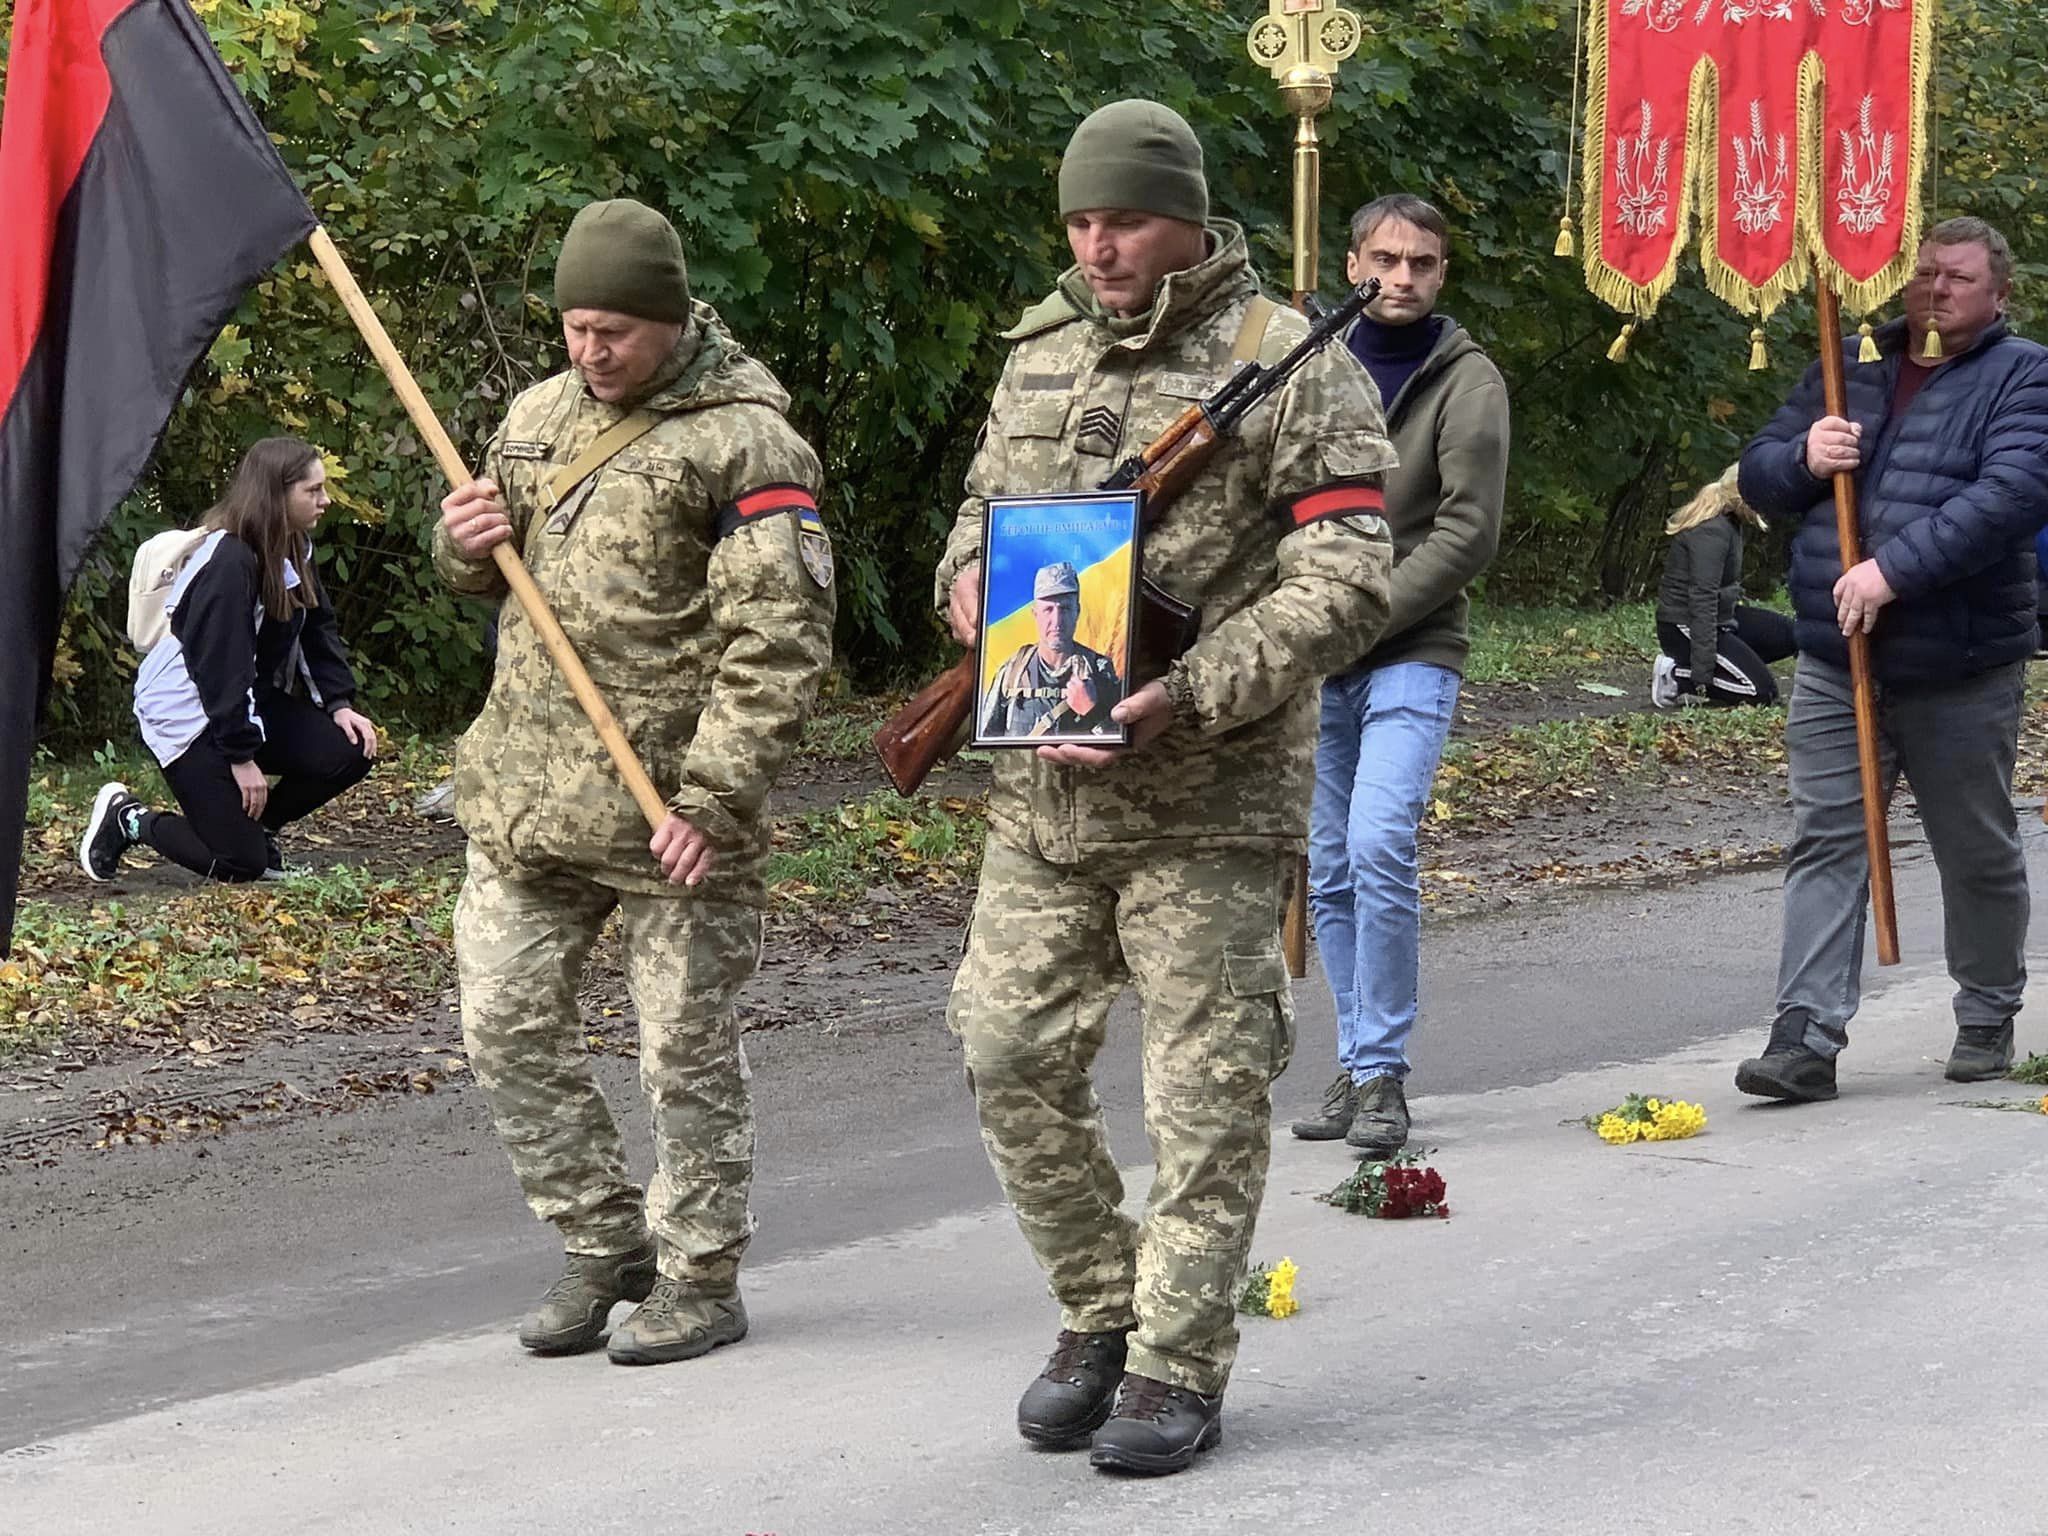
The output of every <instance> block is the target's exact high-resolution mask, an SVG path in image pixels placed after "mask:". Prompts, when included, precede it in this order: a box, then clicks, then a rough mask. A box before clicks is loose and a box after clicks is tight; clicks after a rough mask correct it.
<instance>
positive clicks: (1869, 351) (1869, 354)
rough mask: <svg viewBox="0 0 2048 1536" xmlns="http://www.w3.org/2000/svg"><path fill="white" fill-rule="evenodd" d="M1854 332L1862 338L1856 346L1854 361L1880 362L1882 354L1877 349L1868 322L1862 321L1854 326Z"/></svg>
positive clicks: (1875, 339)
mask: <svg viewBox="0 0 2048 1536" xmlns="http://www.w3.org/2000/svg"><path fill="white" fill-rule="evenodd" d="M1856 334H1857V335H1859V336H1861V337H1862V338H1863V340H1862V341H1861V342H1859V343H1858V344H1857V347H1856V361H1857V362H1859V363H1881V362H1883V361H1884V354H1883V353H1882V352H1880V351H1878V350H1877V338H1876V337H1875V336H1873V335H1871V334H1870V322H1869V321H1868V320H1866V321H1864V322H1863V323H1862V324H1861V325H1859V326H1857V327H1856Z"/></svg>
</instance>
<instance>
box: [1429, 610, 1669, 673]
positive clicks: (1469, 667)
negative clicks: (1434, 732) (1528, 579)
mask: <svg viewBox="0 0 2048 1536" xmlns="http://www.w3.org/2000/svg"><path fill="white" fill-rule="evenodd" d="M1656 654H1657V606H1656V604H1654V603H1619V604H1616V605H1615V606H1614V607H1612V608H1607V609H1603V610H1596V611H1588V610H1586V609H1582V608H1556V607H1536V608H1517V607H1511V606H1507V605H1502V604H1493V603H1475V604H1473V606H1472V654H1471V656H1470V657H1469V658H1467V660H1466V664H1465V680H1466V681H1467V682H1472V683H1531V682H1536V681H1538V680H1540V679H1543V678H1552V677H1574V676H1577V675H1579V674H1580V673H1585V674H1588V675H1594V676H1597V675H1599V674H1601V673H1603V672H1611V671H1613V669H1614V666H1615V663H1617V662H1621V663H1628V662H1645V663H1647V662H1648V661H1650V660H1651V659H1652V658H1653V657H1655V656H1656Z"/></svg>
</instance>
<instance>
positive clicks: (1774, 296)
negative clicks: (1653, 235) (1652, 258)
mask: <svg viewBox="0 0 2048 1536" xmlns="http://www.w3.org/2000/svg"><path fill="white" fill-rule="evenodd" d="M1934 4H1935V0H1913V42H1912V64H1911V74H1912V105H1911V111H1912V122H1911V128H1910V131H1909V132H1908V134H1907V149H1906V180H1905V188H1906V192H1905V208H1904V218H1903V220H1902V228H1901V230H1900V238H1899V250H1898V254H1897V255H1895V256H1894V257H1893V258H1892V260H1891V261H1890V262H1888V263H1887V264H1886V265H1885V266H1884V267H1883V268H1882V269H1881V270H1880V271H1878V272H1877V273H1875V274H1874V275H1872V276H1871V277H1869V278H1867V279H1865V280H1862V281H1857V280H1855V279H1852V278H1851V277H1850V276H1849V275H1848V273H1847V272H1845V271H1843V270H1842V268H1841V267H1840V266H1839V265H1838V264H1837V263H1836V261H1835V260H1834V258H1833V257H1832V256H1830V255H1828V253H1827V249H1826V246H1825V244H1824V239H1823V237H1824V234H1825V231H1826V230H1827V228H1828V221H1827V219H1826V218H1825V216H1824V213H1823V208H1822V204H1823V201H1824V197H1825V194H1826V191H1827V188H1826V187H1825V186H1824V184H1823V183H1824V180H1825V177H1824V169H1825V166H1826V155H1825V153H1824V147H1823V144H1822V137H1823V116H1822V110H1823V100H1822V90H1823V71H1822V64H1821V59H1820V56H1819V54H1817V53H1811V52H1809V53H1808V54H1807V55H1806V56H1805V57H1804V58H1802V59H1801V60H1800V62H1799V84H1798V117H1797V126H1796V130H1795V142H1796V149H1795V154H1796V156H1797V164H1796V170H1795V175H1796V182H1795V185H1796V186H1797V188H1798V200H1797V205H1796V208H1795V211H1794V219H1795V221H1796V222H1795V226H1794V236H1793V241H1792V252H1791V255H1790V257H1789V258H1788V259H1787V260H1786V263H1785V265H1784V266H1783V267H1782V268H1781V269H1780V270H1779V271H1778V272H1776V273H1775V274H1773V276H1772V277H1771V279H1770V280H1769V281H1768V282H1766V283H1764V284H1763V285H1761V286H1757V285H1754V284H1751V283H1750V282H1749V281H1748V280H1747V279H1745V278H1744V277H1743V276H1742V275H1741V274H1740V273H1738V272H1736V271H1735V270H1734V268H1732V267H1730V266H1729V265H1728V264H1727V263H1726V262H1725V261H1723V260H1722V259H1721V255H1720V249H1719V241H1718V234H1719V228H1718V214H1719V208H1720V161H1719V155H1718V153H1717V146H1718V145H1719V143H1720V109H1719V80H1718V78H1717V72H1716V70H1715V68H1714V64H1713V61H1712V60H1711V59H1708V58H1705V57H1702V58H1701V59H1700V60H1699V61H1698V62H1697V63H1696V64H1695V65H1694V66H1693V72H1692V80H1691V84H1690V86H1689V88H1688V92H1689V94H1688V97H1687V116H1686V134H1685V152H1684V155H1683V158H1682V163H1681V164H1680V165H1679V166H1678V167H1677V173H1676V174H1677V194H1678V195H1677V208H1676V209H1675V210H1674V215H1673V217H1674V227H1675V228H1676V229H1677V231H1678V236H1677V238H1676V239H1675V240H1673V241H1672V245H1671V255H1670V258H1669V260H1668V261H1667V262H1666V263H1665V265H1664V268H1663V270H1661V271H1660V272H1658V273H1657V274H1656V275H1655V276H1654V277H1652V278H1651V279H1650V280H1649V281H1648V282H1646V283H1637V282H1633V281H1631V280H1630V279H1629V278H1627V277H1625V276H1623V275H1622V274H1621V273H1620V272H1619V271H1617V270H1615V269H1614V268H1613V267H1611V266H1609V265H1608V264H1607V262H1606V259H1605V256H1604V253H1603V250H1602V240H1603V236H1604V233H1605V229H1606V204H1605V196H1606V186H1607V176H1608V160H1609V156H1610V155H1611V153H1612V149H1613V146H1612V145H1611V144H1610V143H1609V142H1608V132H1607V116H1608V100H1607V52H1608V45H1609V36H1608V11H1609V9H1610V8H1609V6H1608V5H1607V4H1605V3H1600V4H1595V5H1593V6H1591V7H1590V14H1589V16H1588V17H1587V25H1586V121H1585V127H1584V133H1583V149H1582V152H1581V153H1580V156H1579V163H1580V167H1581V176H1580V200H1581V203H1582V208H1581V213H1582V215H1583V213H1584V209H1585V208H1591V209H1593V210H1594V213H1593V215H1592V216H1591V217H1587V218H1582V222H1583V224H1584V225H1585V228H1584V230H1583V238H1582V239H1581V241H1580V242H1579V243H1580V245H1581V246H1582V248H1583V251H1584V260H1585V269H1586V286H1587V287H1588V288H1590V289H1591V290H1592V291H1593V293H1594V295H1595V296H1596V297H1598V298H1599V299H1601V300H1602V301H1603V302H1605V303H1607V304H1610V305H1612V306H1613V307H1614V308H1615V309H1618V310H1620V311H1621V312H1622V313H1623V314H1627V315H1634V316H1636V317H1638V318H1642V319H1647V318H1648V317H1649V316H1650V315H1651V314H1653V313H1655V311H1656V309H1657V306H1658V304H1659V303H1661V302H1662V300H1663V298H1664V296H1665V295H1666V294H1667V293H1669V292H1670V291H1671V289H1672V288H1673V286H1675V284H1676V281H1677V274H1678V258H1679V256H1680V255H1681V254H1683V252H1684V250H1685V244H1686V239H1687V235H1688V233H1689V232H1690V230H1691V229H1692V227H1693V225H1692V222H1691V221H1692V216H1693V214H1694V212H1695V203H1696V202H1697V203H1698V205H1699V208H1698V214H1699V217H1698V229H1699V240H1700V265H1701V268H1702V270H1703V272H1704V274H1705V276H1706V281H1707V287H1708V289H1709V290H1710V291H1711V292H1712V293H1713V294H1714V296H1715V297H1716V298H1718V299H1720V300H1721V301H1722V302H1723V303H1725V304H1728V305H1730V306H1731V307H1733V308H1734V309H1735V310H1736V312H1737V313H1739V314H1743V315H1755V316H1759V317H1760V318H1762V319H1764V320H1768V319H1769V318H1770V316H1771V314H1772V312H1773V311H1774V310H1776V309H1777V308H1778V307H1779V305H1781V304H1782V303H1784V301H1785V300H1786V299H1787V298H1789V297H1790V296H1791V295H1792V294H1794V293H1797V292H1798V291H1799V290H1800V289H1802V288H1804V287H1805V286H1806V284H1807V282H1808V281H1809V280H1810V279H1811V278H1812V277H1813V276H1814V274H1815V273H1816V271H1818V272H1819V273H1820V274H1822V275H1823V276H1824V277H1825V278H1826V279H1827V280H1828V281H1829V282H1831V283H1832V284H1833V285H1834V287H1835V292H1836V294H1837V296H1838V297H1839V298H1840V299H1841V301H1842V304H1843V306H1844V307H1845V308H1847V309H1849V310H1851V311H1852V312H1854V313H1856V314H1868V313H1870V312H1871V311H1872V310H1875V309H1878V308H1880V307H1882V306H1883V305H1884V304H1885V303H1886V302H1887V301H1888V300H1889V299H1891V298H1892V296H1893V295H1894V294H1896V293H1897V292H1898V291H1899V289H1900V288H1902V287H1904V286H1905V284H1906V281H1907V279H1908V278H1910V277H1911V276H1912V274H1913V269H1914V266H1915V265H1916V264H1917V262H1918V260H1919V249H1920V233H1921V227H1922V205H1921V199H1920V178H1921V175H1922V172H1923V171H1924V169H1925V167H1926V164H1927V157H1928V133H1929V129H1928V125H1927V100H1928V90H1929V81H1930V74H1931V71H1930V68H1929V63H1930V60H1931V57H1932V49H1933V35H1934V21H1933V17H1934ZM1559 246H1560V249H1561V248H1562V246H1563V240H1562V238H1560V240H1559Z"/></svg>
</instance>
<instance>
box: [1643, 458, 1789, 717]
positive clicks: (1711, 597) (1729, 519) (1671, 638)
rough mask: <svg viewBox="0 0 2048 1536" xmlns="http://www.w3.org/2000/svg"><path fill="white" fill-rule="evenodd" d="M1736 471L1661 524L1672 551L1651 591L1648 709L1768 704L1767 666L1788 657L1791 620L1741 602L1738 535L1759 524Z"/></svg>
mask: <svg viewBox="0 0 2048 1536" xmlns="http://www.w3.org/2000/svg"><path fill="white" fill-rule="evenodd" d="M1735 471H1736V466H1734V465H1732V464H1731V465H1730V466H1729V467H1728V469H1727V472H1726V473H1724V474H1723V475H1722V476H1721V478H1720V479H1718V480H1716V481H1715V482H1714V483H1713V484H1712V485H1709V486H1707V487H1705V488H1704V489H1703V490H1701V492H1700V493H1699V494H1698V495H1697V496H1695V497H1693V499H1692V500H1691V501H1689V502H1687V503H1686V504H1685V505H1684V506H1683V507H1682V508H1680V509H1679V511H1678V512H1677V513H1676V514H1675V515H1674V516H1673V517H1672V519H1671V521H1670V522H1668V523H1666V524H1665V525H1664V531H1665V532H1666V533H1667V534H1669V535H1670V536H1671V548H1670V549H1669V551H1667V552H1666V554H1665V556H1664V581H1663V585H1662V586H1660V587H1659V588H1658V590H1657V645H1658V649H1659V650H1660V652H1661V653H1662V654H1660V655H1659V656H1658V657H1657V664H1656V670H1655V671H1654V672H1653V673H1652V674H1651V678H1650V702H1651V703H1653V704H1655V705H1656V706H1657V707H1658V708H1659V709H1670V708H1671V707H1673V706H1674V705H1676V704H1678V703H1679V702H1680V701H1681V700H1682V699H1685V698H1695V699H1699V700H1701V701H1703V702H1706V703H1712V704H1771V703H1775V702H1776V701H1777V697H1778V681H1777V679H1776V678H1774V677H1772V676H1771V663H1772V662H1774V661H1783V660H1784V659H1785V658H1786V657H1787V656H1790V655H1791V654H1792V652H1793V649H1794V647H1793V642H1792V621H1791V620H1790V619H1788V618H1786V617H1785V616H1784V615H1783V614H1782V613H1773V612H1772V611H1771V610H1770V609H1768V608H1759V607H1756V606H1755V605H1753V604H1750V603H1745V602H1743V601H1742V535H1743V531H1744V529H1745V528H1755V529H1761V528H1762V527H1763V526H1764V520H1763V519H1762V518H1761V517H1759V516H1758V515H1757V514H1756V512H1755V511H1754V510H1752V509H1751V507H1750V506H1749V505H1748V503H1746V502H1745V501H1743V499H1742V494H1741V492H1739V491H1738V490H1737V489H1736V486H1735Z"/></svg>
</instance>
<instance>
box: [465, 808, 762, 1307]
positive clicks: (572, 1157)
mask: <svg viewBox="0 0 2048 1536" xmlns="http://www.w3.org/2000/svg"><path fill="white" fill-rule="evenodd" d="M614 908H616V909H617V911H618V913H619V923H620V939H621V947H622V948H623V949H624V952H625V961H626V983H627V986H628V988H629V989H630V990H631V992H632V996H633V1003H634V1007H635V1008H636V1009H637V1010H638V1012H639V1015H640V1086H641V1088H642V1089H643V1090H644V1091H645V1093H646V1094H647V1098H648V1102H649V1105H650V1107H651V1109H652V1111H653V1121H654V1167H655V1173H654V1178H653V1181H652V1182H651V1183H650V1185H649V1186H648V1189H647V1192H646V1195H645V1196H644V1198H643V1196H642V1194H641V1191H640V1187H639V1186H638V1185H637V1184H635V1183H634V1182H633V1181H632V1180H631V1179H630V1178H629V1177H628V1176H627V1171H626V1156H625V1149H624V1146H623V1145H622V1143H621V1141H620V1139H619V1129H618V1126H617V1125H616V1124H615V1123H614V1121H613V1120H612V1116H611V1111H610V1109H609V1108H608V1107H607V1105H606V1104H605V1101H604V1095H603V1093H602V1092H601V1091H600V1090H599V1088H598V1086H597V1079H596V1077H595V1075H594V1074H593V1073H592V1071H591V1067H590V1055H589V1052H588V1051H587V1050H586V1048H585V1043H584V1037H583V1022H582V1012H581V1010H580V1009H579V1008H578V1006H577V1002H576V991H577V986H578V983H579V982H580V980H581V979H582V974H583V963H584V961H585V960H586V959H587V958H588V957H589V954H590V950H591V946H592V945H594V944H595V943H596V942H597V936H598V933H599V932H600V930H601V929H602V928H603V927H604V923H605V919H606V918H607V917H608V916H609V915H610V914H611V912H612V911H613V909H614ZM760 947H761V917H760V913H759V912H757V911H756V910H755V909H754V908H752V907H746V906H740V905H737V904H735V903H731V902H708V901H702V900H698V899H694V898H689V897H682V896H646V895H640V894H637V893H634V892H629V891H615V890H612V889H610V888H608V887H606V886H603V885H599V884H597V883H595V882H594V881H593V880H591V879H589V878H587V877H585V876H582V875H577V874H568V873H548V874H540V875H536V874H531V873H529V872H527V871H523V870H522V871H520V872H519V875H518V878H514V877H513V876H512V875H511V874H510V873H508V872H506V871H503V870H501V869H499V868H497V867H496V866H494V865H493V864H492V863H491V861H490V860H489V859H488V858H487V857H486V856H485V855H484V854H483V853H482V852H480V851H479V850H478V849H477V847H476V846H475V845H474V844H472V845H471V846H470V850H469V871H468V877H467V878H466V879H465V880H464V881H463V885H462V894H461V896H460V898H459V899H458V900H457V902H456V904H455V958H456V965H457V968H458V970H459V972H460V976H461V981H462V1036H463V1040H464V1042H465V1043H466V1044H467V1046H468V1048H469V1060H470V1065H471V1066H472V1068H473V1069H474V1070H475V1072H476V1079H477V1082H478V1083H479V1084H480V1085H481V1086H482V1088H483V1090H484V1096H485V1098H486V1099H488V1100H489V1102H490V1106H491V1115H492V1117H493V1119H494V1120H495V1121H496V1123H497V1127H498V1137H499V1140H501V1141H502V1142H503V1143H504V1145H505V1150H506V1151H507V1152H508V1153H510V1154H511V1158H512V1168H513V1171H514V1172H515V1173H516V1174H517V1175H518V1176H519V1185H520V1188H521V1189H522V1190H524V1191H525V1193H526V1201H527V1204H528V1205H530V1206H531V1207H532V1208H533V1213H534V1215H536V1216H538V1217H539V1218H540V1219H541V1220H543V1221H550V1222H553V1223H554V1224H555V1226H556V1227H557V1228H559V1229H560V1231H561V1233H562V1238H563V1244H564V1246H565V1247H566V1248H567V1249H568V1251H569V1252H571V1253H600V1254H601V1253H624V1252H629V1251H630V1250H632V1249H633V1248H636V1247H638V1246H639V1245H640V1244H642V1243H644V1242H645V1241H646V1240H647V1235H648V1231H649V1229H650V1228H651V1229H652V1231H653V1234H654V1236H655V1237H656V1238H657V1239H658V1240H659V1243H660V1252H661V1271H662V1273H663V1274H665V1275H668V1276H671V1277H672V1278H674V1279H677V1280H681V1281H683V1282H684V1283H686V1284H687V1285H689V1286H690V1287H691V1288H692V1289H695V1290H701V1291H710V1292H721V1291H726V1290H730V1289H731V1288H732V1286H733V1285H734V1284H735V1282H736V1277H737V1275H738V1273H739V1264H740V1255H741V1254H742V1253H743V1252H744V1251H745V1250H746V1246H747V1239H748V1237H749V1236H751V1235H752V1232H753V1219H752V1216H751V1214H750V1213H749V1211H748V1208H747V1195H748V1190H749V1188H750V1186H751V1184H752V1182H753V1171H754V1109H753V1100H752V1096H751V1092H750V1090H749V1087H748V1072H747V1060H746V1052H745V1050H744V1048H743V1047H742V1046H741V1044H740V1035H739V1021H738V1018H737V1016H736V1014H735V1013H734V1011H733V999H734V996H735V994H736V993H737V992H738V991H739V989H740V987H741V986H742V985H743V984H744V983H745V982H746V980H747V978H748V977H750V976H752V975H753V974H754V967H755V965H756V964H757V962H758V960H759V958H760Z"/></svg>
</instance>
